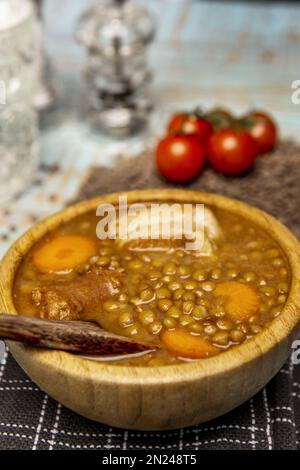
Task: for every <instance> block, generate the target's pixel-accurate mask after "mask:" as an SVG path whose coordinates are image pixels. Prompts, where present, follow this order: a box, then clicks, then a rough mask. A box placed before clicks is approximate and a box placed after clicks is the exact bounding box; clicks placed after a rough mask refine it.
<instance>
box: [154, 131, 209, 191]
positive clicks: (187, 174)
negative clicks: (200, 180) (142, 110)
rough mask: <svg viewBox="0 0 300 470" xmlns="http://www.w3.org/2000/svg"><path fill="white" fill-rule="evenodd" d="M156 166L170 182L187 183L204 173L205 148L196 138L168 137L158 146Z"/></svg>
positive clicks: (183, 136)
mask: <svg viewBox="0 0 300 470" xmlns="http://www.w3.org/2000/svg"><path fill="white" fill-rule="evenodd" d="M156 164H157V167H158V169H159V171H160V173H161V174H162V175H163V176H164V177H165V178H167V179H168V180H169V181H173V182H174V183H187V182H188V181H190V180H192V179H194V178H195V177H196V176H197V175H198V174H199V173H200V172H201V171H202V169H203V167H204V164H205V147H204V145H203V144H201V142H200V141H199V140H198V138H197V137H195V136H185V135H168V136H166V137H164V138H163V139H162V140H161V141H160V142H159V144H158V146H157V149H156Z"/></svg>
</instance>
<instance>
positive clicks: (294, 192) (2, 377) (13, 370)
mask: <svg viewBox="0 0 300 470" xmlns="http://www.w3.org/2000/svg"><path fill="white" fill-rule="evenodd" d="M270 158H272V163H271V162H270V160H269V159H270ZM152 161H153V160H152V158H150V157H149V155H146V154H145V155H144V156H140V157H138V158H136V159H135V160H132V159H131V160H126V161H123V160H122V159H120V161H119V162H118V163H117V164H116V165H115V167H114V168H93V169H92V170H91V172H90V178H89V179H88V180H87V181H86V183H85V184H84V186H83V188H82V190H81V193H80V195H79V198H84V197H92V196H95V195H96V194H102V193H105V192H112V191H118V190H120V191H121V190H126V189H128V188H136V189H137V188H145V187H162V186H165V184H166V183H165V182H164V181H162V180H161V179H160V178H159V177H158V175H157V174H156V172H155V171H153V168H152ZM299 179H300V148H299V147H298V146H297V145H295V144H293V143H291V142H285V143H281V145H280V146H279V147H278V149H277V151H276V152H275V153H274V154H273V155H272V156H270V157H269V156H266V157H264V158H261V159H260V160H259V161H258V162H257V165H256V168H255V171H253V172H252V173H251V174H250V175H248V176H247V177H246V178H236V179H229V178H223V177H222V176H220V175H217V174H215V173H214V172H212V171H211V170H206V172H205V173H204V174H203V176H202V177H201V178H199V179H198V180H196V181H195V182H193V184H192V188H193V189H199V190H201V191H218V192H220V193H222V194H225V195H228V196H232V197H236V198H240V199H242V200H244V201H246V202H249V203H251V204H253V205H255V206H258V207H261V208H262V209H264V210H266V211H267V212H270V213H272V214H274V215H275V216H277V217H279V218H280V219H281V220H282V221H283V222H284V223H286V224H287V225H288V226H289V227H290V228H291V229H292V230H293V231H294V233H296V234H297V235H298V236H300V224H299V208H298V205H299V199H300V185H299ZM0 357H1V355H0ZM0 410H1V418H0V449H106V450H109V449H129V450H132V449H149V450H159V449H161V450H198V449H299V448H300V446H299V442H298V441H299V430H300V365H299V366H294V365H293V364H292V362H289V363H287V364H286V365H285V366H284V367H283V368H282V369H281V371H280V372H279V373H278V374H277V376H276V377H275V378H274V379H273V380H272V381H271V382H270V383H269V384H268V385H267V387H266V388H265V389H264V390H262V391H261V392H259V393H258V394H257V395H255V396H254V397H253V398H252V399H251V400H249V401H248V402H247V403H245V404H243V405H242V406H240V407H239V408H236V409H235V410H233V411H232V412H230V413H228V414H227V415H225V416H222V417H220V418H218V419H215V420H213V421H210V422H209V423H205V424H201V425H199V426H195V427H192V428H187V429H181V430H176V431H170V432H133V431H126V430H125V431H124V430H121V429H114V428H110V427H108V426H105V425H102V424H98V423H95V422H92V421H89V420H87V419H85V418H82V417H80V416H78V415H77V414H75V413H73V412H71V411H69V410H68V409H66V408H64V407H63V406H61V405H60V404H59V403H56V402H55V401H54V400H52V399H51V398H50V397H48V396H47V395H45V394H44V393H43V392H41V391H40V390H39V389H38V388H37V387H36V385H35V384H34V383H32V382H31V380H29V379H28V377H27V376H26V375H25V374H24V373H23V372H22V370H21V369H20V367H19V366H18V365H17V364H16V362H15V361H14V359H13V358H12V357H11V356H10V354H8V353H5V355H4V361H3V363H2V365H1V366H0Z"/></svg>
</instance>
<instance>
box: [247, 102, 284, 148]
mask: <svg viewBox="0 0 300 470" xmlns="http://www.w3.org/2000/svg"><path fill="white" fill-rule="evenodd" d="M244 127H245V129H246V130H247V131H248V132H249V133H250V134H251V135H252V137H253V139H254V140H255V141H256V143H257V145H258V148H259V153H267V152H270V151H271V150H273V149H274V147H275V145H276V140H277V126H276V124H275V122H274V120H273V119H272V118H271V117H270V116H268V114H266V113H263V112H258V111H256V112H253V113H250V114H248V115H247V116H246V117H245V118H244Z"/></svg>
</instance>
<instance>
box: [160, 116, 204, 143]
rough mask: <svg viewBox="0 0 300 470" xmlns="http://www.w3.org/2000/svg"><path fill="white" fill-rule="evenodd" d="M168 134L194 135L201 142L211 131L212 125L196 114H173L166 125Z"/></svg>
mask: <svg viewBox="0 0 300 470" xmlns="http://www.w3.org/2000/svg"><path fill="white" fill-rule="evenodd" d="M168 133H169V134H185V135H196V136H197V137H198V139H200V140H201V142H206V141H207V140H208V138H209V137H210V135H211V134H212V133H213V126H212V124H211V123H210V122H208V121H206V120H205V119H203V118H201V117H198V116H197V115H196V114H188V113H181V114H175V115H174V116H173V117H172V119H171V121H170V122H169V125H168Z"/></svg>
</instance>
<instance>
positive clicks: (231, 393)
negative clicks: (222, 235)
mask: <svg viewBox="0 0 300 470" xmlns="http://www.w3.org/2000/svg"><path fill="white" fill-rule="evenodd" d="M122 194H123V195H125V194H126V195H127V196H128V203H132V202H141V201H155V202H162V201H174V202H186V203H188V202H193V203H206V204H211V205H213V206H217V207H220V208H224V209H228V210H230V211H233V212H234V213H237V214H241V215H243V216H245V217H247V218H248V219H249V220H251V221H252V222H254V223H256V224H257V225H258V226H260V227H261V228H263V229H264V230H265V231H266V232H268V233H269V234H270V236H271V237H272V238H273V239H275V240H276V241H277V242H278V243H279V245H280V246H281V248H282V249H283V251H284V253H285V254H286V256H287V259H288V261H289V264H290V269H291V273H292V283H291V290H290V294H289V297H288V300H287V303H286V305H285V307H284V309H283V311H282V313H281V314H280V315H279V316H278V317H277V318H276V319H275V320H274V321H272V323H271V325H270V326H269V327H267V328H266V329H265V330H264V331H263V332H262V333H259V334H258V335H256V336H255V337H253V338H252V339H251V340H249V341H247V342H246V343H245V344H242V345H240V346H238V347H236V348H233V349H231V350H229V351H227V352H224V353H222V354H220V355H218V356H215V357H212V358H209V359H204V360H199V361H197V362H192V363H185V364H179V365H171V366H165V367H151V368H150V367H127V366H118V365H109V364H108V363H105V364H100V363H97V362H93V361H88V360H84V359H81V358H79V357H76V356H75V355H72V354H69V353H66V352H60V351H50V350H41V349H37V348H31V347H26V346H24V345H22V344H18V343H13V342H9V343H8V344H9V349H10V351H11V353H12V354H13V356H14V358H15V359H16V361H17V362H18V363H19V364H20V366H21V367H22V368H23V369H24V370H25V372H26V373H27V374H28V375H29V377H31V379H32V380H33V381H34V382H35V383H36V384H37V385H38V386H39V387H40V388H41V389H42V390H44V391H45V392H47V393H48V394H49V395H50V396H52V397H53V398H55V399H56V400H58V401H59V402H60V403H62V404H63V405H65V406H66V407H68V408H70V409H72V410H74V411H76V412H77V413H79V414H81V415H83V416H85V417H88V418H91V419H93V420H96V421H100V422H102V423H106V424H108V425H110V426H118V427H121V428H128V429H137V430H162V429H175V428H179V427H182V426H191V425H195V424H198V423H201V422H203V421H207V420H210V419H212V418H215V417H217V416H220V415H222V414H224V413H226V412H227V411H229V410H231V409H232V408H234V407H236V406H238V405H239V404H241V403H243V402H244V401H245V400H248V399H249V398H250V397H251V396H253V395H254V394H255V393H256V392H257V391H258V390H260V389H261V388H262V387H263V386H264V385H265V384H266V383H267V382H268V381H269V380H270V379H271V378H272V377H273V376H274V375H275V374H276V373H277V372H278V370H279V369H280V368H281V367H282V365H283V364H284V362H285V361H286V359H287V358H288V356H289V354H290V352H291V343H292V341H293V340H294V339H296V338H297V336H298V334H299V330H300V328H299V324H300V266H299V260H300V244H299V242H298V241H297V239H296V238H295V237H294V236H293V235H292V234H291V233H290V232H289V231H288V229H287V228H285V227H284V226H283V225H281V224H280V222H278V221H277V220H276V219H274V218H273V217H271V216H269V215H267V214H265V213H263V212H261V211H259V210H258V209H254V208H252V207H249V206H247V205H245V204H243V203H241V202H239V201H236V200H232V199H228V198H225V197H222V196H218V195H214V194H206V193H198V192H192V191H185V190H179V189H178V190H177V189H175V190H161V189H159V190H146V191H134V192H129V193H122ZM119 196H120V194H111V195H107V196H102V197H99V198H96V199H93V200H88V201H84V202H81V203H79V204H77V205H74V206H72V207H69V208H67V209H65V210H63V211H62V212H60V213H58V214H56V215H54V216H52V217H49V218H47V219H46V220H43V221H42V222H40V223H39V224H37V225H35V226H34V227H32V229H30V230H29V231H28V232H27V233H26V234H25V235H23V236H22V237H21V238H20V239H19V240H18V241H17V242H16V243H15V244H14V245H13V246H12V248H11V249H10V250H9V251H8V253H7V254H6V256H5V257H4V259H3V261H2V264H1V267H0V294H1V299H0V305H1V310H2V311H4V312H11V313H16V312H15V307H14V303H13V297H12V289H13V282H14V276H15V272H16V269H17V267H18V265H19V263H20V261H21V260H22V258H23V256H24V255H25V254H26V253H27V252H28V250H29V249H30V248H31V246H32V245H33V244H34V243H35V242H36V241H37V240H39V239H40V238H41V237H42V236H43V235H45V234H46V233H47V232H48V231H49V230H52V229H53V228H55V227H57V226H58V225H59V224H61V223H62V222H67V221H68V220H70V219H72V218H73V217H74V216H77V215H79V214H82V213H84V212H86V211H89V210H94V209H95V208H96V206H97V205H98V204H100V203H107V202H108V203H113V204H118V197H119Z"/></svg>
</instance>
